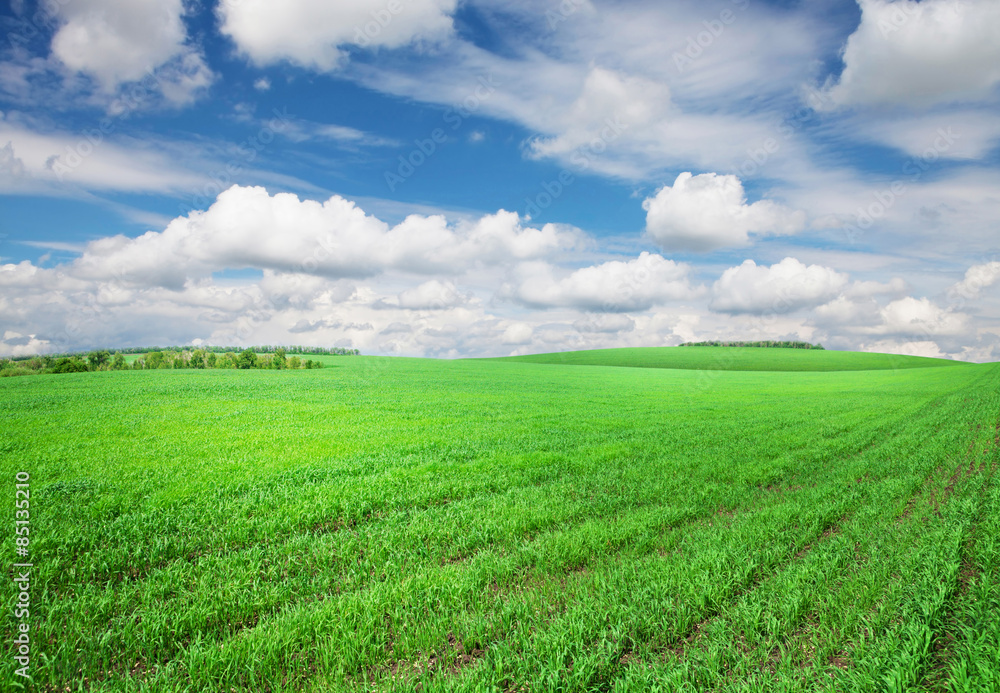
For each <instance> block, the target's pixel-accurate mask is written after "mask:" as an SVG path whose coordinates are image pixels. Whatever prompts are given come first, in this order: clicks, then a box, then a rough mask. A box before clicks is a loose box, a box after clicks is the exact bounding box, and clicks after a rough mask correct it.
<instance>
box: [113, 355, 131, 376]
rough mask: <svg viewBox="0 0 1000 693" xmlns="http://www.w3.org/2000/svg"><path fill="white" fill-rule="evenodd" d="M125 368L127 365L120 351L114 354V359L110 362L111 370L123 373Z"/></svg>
mask: <svg viewBox="0 0 1000 693" xmlns="http://www.w3.org/2000/svg"><path fill="white" fill-rule="evenodd" d="M126 368H128V364H127V363H126V362H125V355H124V354H122V352H120V351H119V352H117V353H115V357H114V359H113V360H112V361H111V370H113V371H123V370H125V369H126Z"/></svg>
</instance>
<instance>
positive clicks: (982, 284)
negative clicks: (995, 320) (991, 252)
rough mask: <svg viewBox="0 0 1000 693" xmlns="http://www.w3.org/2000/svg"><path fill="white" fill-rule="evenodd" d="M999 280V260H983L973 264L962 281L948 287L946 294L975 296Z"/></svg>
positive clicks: (959, 296)
mask: <svg viewBox="0 0 1000 693" xmlns="http://www.w3.org/2000/svg"><path fill="white" fill-rule="evenodd" d="M998 281H1000V262H997V261H993V262H985V263H983V264H981V265H973V266H972V267H970V268H969V269H968V270H966V272H965V277H964V278H963V279H962V281H960V282H958V283H957V284H955V285H953V286H952V287H950V288H949V289H948V295H949V296H954V297H957V298H976V297H978V296H979V295H980V294H981V293H982V291H983V289H986V288H989V287H991V286H993V285H994V284H996V283H997V282H998Z"/></svg>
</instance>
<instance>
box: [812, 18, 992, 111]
mask: <svg viewBox="0 0 1000 693" xmlns="http://www.w3.org/2000/svg"><path fill="white" fill-rule="evenodd" d="M858 4H859V5H860V6H861V24H860V25H859V26H858V28H857V30H855V32H854V33H853V34H851V36H850V38H849V39H848V40H847V46H846V47H845V48H844V55H843V60H844V71H843V73H842V74H841V75H840V79H839V81H838V82H837V83H836V84H834V85H832V86H831V87H830V88H829V89H828V90H827V91H826V93H825V94H823V95H822V96H823V97H824V98H825V100H823V99H821V100H820V101H818V102H817V103H816V104H814V105H816V106H819V107H823V106H824V105H825V106H827V107H830V106H853V105H874V104H878V105H897V104H901V105H907V106H930V105H934V104H938V103H948V102H955V101H973V100H986V99H990V98H991V97H992V96H994V95H995V87H996V85H997V84H998V83H1000V3H997V2H996V0H923V1H922V2H915V1H914V0H894V1H889V0H859V2H858Z"/></svg>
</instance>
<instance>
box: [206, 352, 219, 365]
mask: <svg viewBox="0 0 1000 693" xmlns="http://www.w3.org/2000/svg"><path fill="white" fill-rule="evenodd" d="M217 358H218V357H216V355H215V352H214V351H210V352H208V355H207V356H205V366H206V367H207V368H215V361H216V359H217Z"/></svg>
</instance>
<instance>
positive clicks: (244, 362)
mask: <svg viewBox="0 0 1000 693" xmlns="http://www.w3.org/2000/svg"><path fill="white" fill-rule="evenodd" d="M236 367H237V368H242V369H248V368H256V367H257V354H255V353H254V351H253V349H244V350H243V351H241V352H240V355H239V358H237V359H236Z"/></svg>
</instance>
